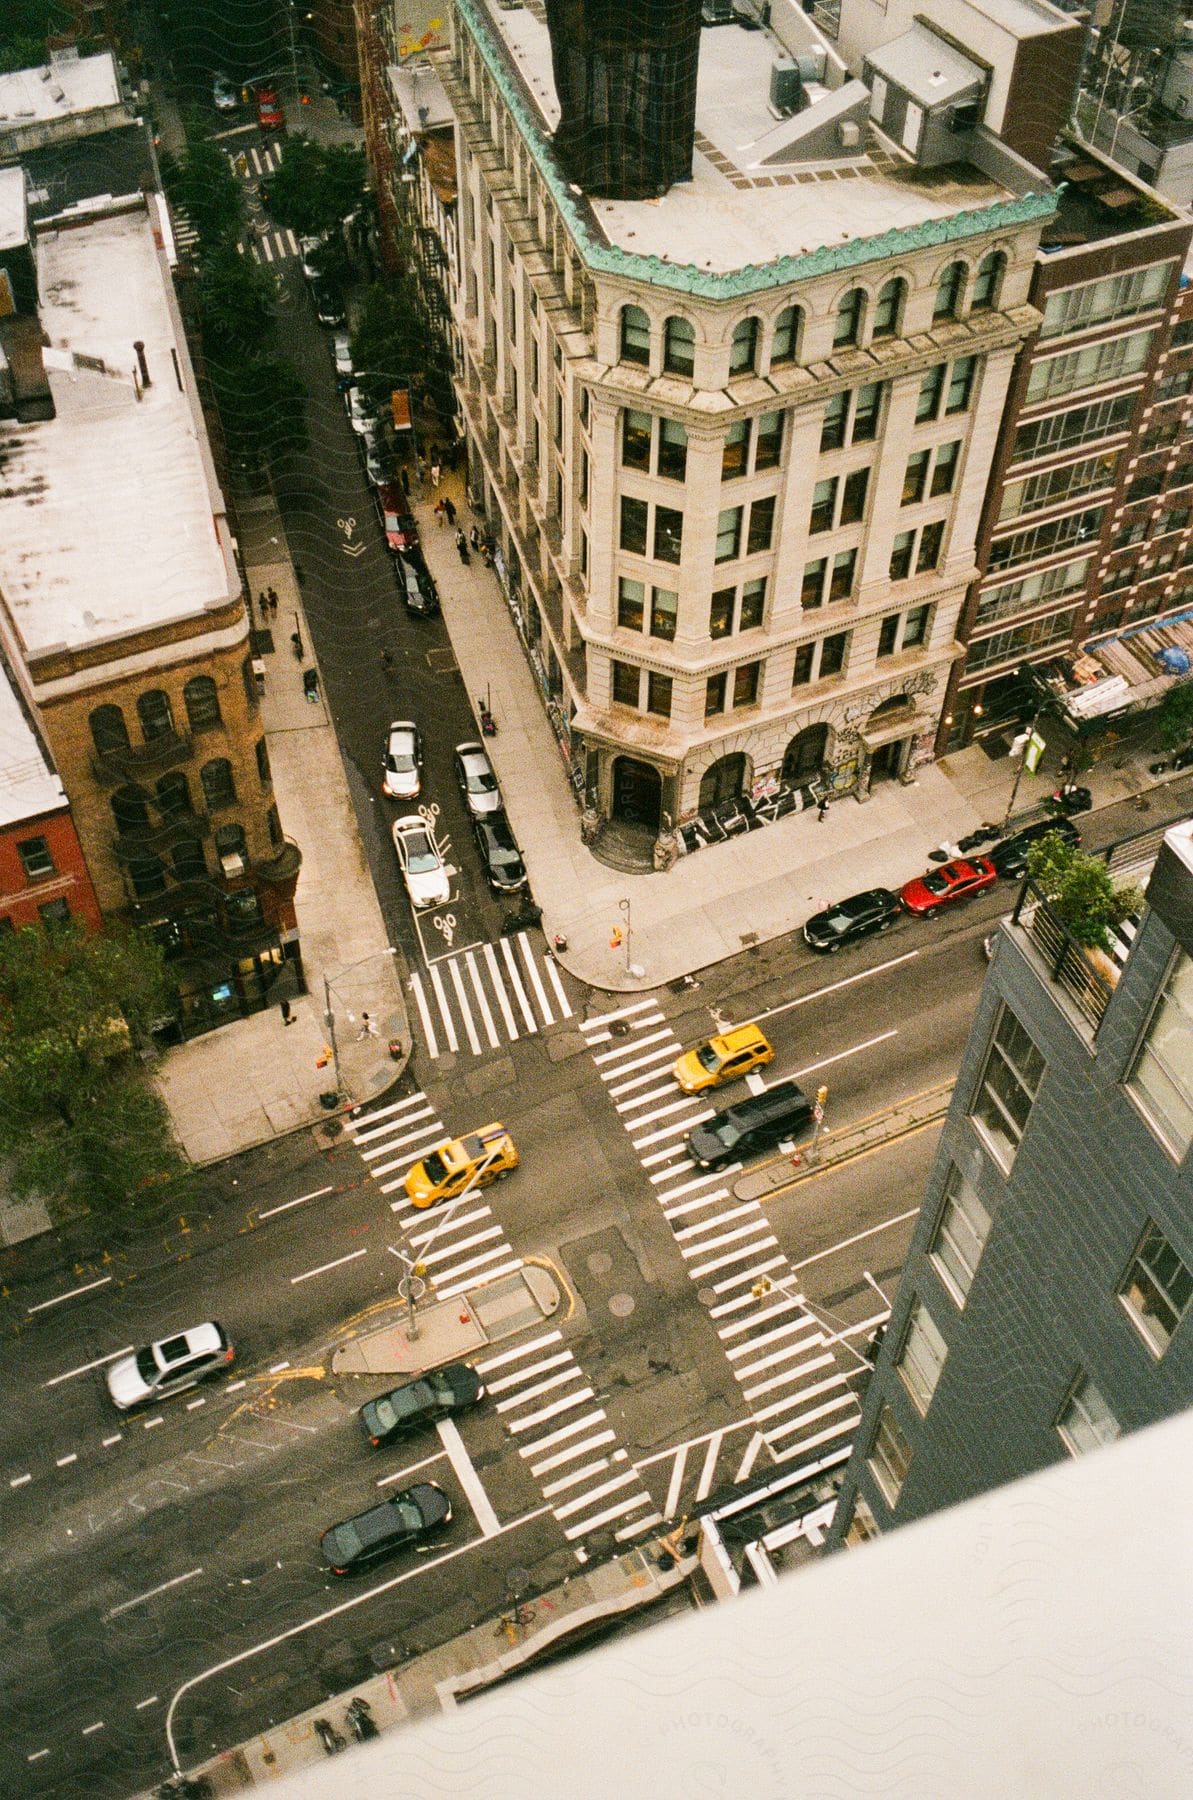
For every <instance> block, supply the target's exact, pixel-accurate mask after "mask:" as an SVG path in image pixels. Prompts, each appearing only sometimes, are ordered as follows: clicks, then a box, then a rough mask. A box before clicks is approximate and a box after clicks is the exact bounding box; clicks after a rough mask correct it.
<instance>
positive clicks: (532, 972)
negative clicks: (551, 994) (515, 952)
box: [518, 931, 555, 1025]
mask: <svg viewBox="0 0 1193 1800" xmlns="http://www.w3.org/2000/svg"><path fill="white" fill-rule="evenodd" d="M518 948H519V950H521V952H522V961H523V962H524V963H525V964H526V973H527V975H528V977H529V979H530V985H531V987H532V988H533V989H534V993H535V998H536V999H537V1001H538V1003H539V1011H540V1012H541V1013H542V1015H543V1024H544V1025H554V1023H555V1014H554V1013H553V1012H552V1011H551V1007H550V1004H549V1002H548V1000H547V994H546V990H545V988H544V987H543V984H542V982H541V981H540V980H539V972H538V967H537V965H536V963H535V960H534V953H533V951H532V950H531V948H530V941H529V939H528V938H527V936H526V933H525V932H524V931H520V932H519V933H518Z"/></svg>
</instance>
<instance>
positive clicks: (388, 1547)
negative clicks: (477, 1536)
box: [319, 1481, 452, 1575]
mask: <svg viewBox="0 0 1193 1800" xmlns="http://www.w3.org/2000/svg"><path fill="white" fill-rule="evenodd" d="M451 1516H452V1505H451V1501H450V1500H449V1499H448V1497H447V1495H446V1494H445V1493H444V1491H443V1489H442V1488H441V1487H436V1485H435V1483H434V1482H433V1481H416V1482H415V1484H414V1486H413V1487H408V1488H402V1489H401V1490H400V1491H399V1492H398V1493H396V1494H391V1495H390V1497H389V1499H388V1500H383V1501H382V1502H381V1504H380V1506H371V1507H370V1508H369V1510H368V1512H362V1513H358V1514H357V1515H356V1517H355V1518H354V1519H345V1520H344V1521H343V1522H342V1524H339V1525H333V1526H332V1528H331V1530H330V1531H325V1532H324V1533H323V1536H322V1537H321V1538H320V1539H319V1548H320V1549H321V1550H322V1552H323V1555H324V1557H325V1558H326V1559H327V1566H328V1568H329V1569H330V1570H331V1572H332V1574H333V1575H357V1574H359V1573H360V1571H361V1570H362V1569H367V1568H368V1567H369V1565H370V1563H375V1562H380V1561H381V1559H382V1557H385V1556H392V1555H393V1554H394V1552H395V1551H397V1550H405V1549H407V1548H408V1547H409V1546H410V1545H411V1544H417V1543H419V1542H421V1540H422V1539H423V1538H425V1537H427V1536H428V1535H429V1534H430V1533H431V1532H432V1531H437V1530H438V1529H439V1528H440V1526H442V1525H448V1524H450V1523H451Z"/></svg>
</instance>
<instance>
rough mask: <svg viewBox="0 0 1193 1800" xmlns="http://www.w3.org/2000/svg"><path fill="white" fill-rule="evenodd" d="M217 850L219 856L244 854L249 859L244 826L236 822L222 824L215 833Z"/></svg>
mask: <svg viewBox="0 0 1193 1800" xmlns="http://www.w3.org/2000/svg"><path fill="white" fill-rule="evenodd" d="M215 852H216V855H217V856H221V857H222V856H242V857H244V858H245V860H246V861H247V860H248V853H249V850H248V844H247V843H246V842H245V836H244V826H243V825H237V824H235V823H233V824H231V825H221V826H220V828H219V830H218V831H217V832H216V834H215Z"/></svg>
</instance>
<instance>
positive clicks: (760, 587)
mask: <svg viewBox="0 0 1193 1800" xmlns="http://www.w3.org/2000/svg"><path fill="white" fill-rule="evenodd" d="M765 608H766V578H765V576H764V577H762V578H761V579H760V580H758V581H747V582H746V585H745V587H743V589H742V591H741V616H740V617H739V619H738V621H737V628H738V630H739V631H754V630H756V629H757V627H758V626H759V625H761V623H762V615H763V612H764V610H765Z"/></svg>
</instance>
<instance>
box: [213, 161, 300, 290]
mask: <svg viewBox="0 0 1193 1800" xmlns="http://www.w3.org/2000/svg"><path fill="white" fill-rule="evenodd" d="M224 155H225V156H226V157H227V159H228V162H229V164H230V166H231V169H232V173H233V174H234V175H237V176H239V177H240V178H241V180H243V181H262V180H264V179H265V177H266V176H268V175H272V174H274V173H275V172H276V171H277V170H278V169H279V168H280V167H281V162H282V146H281V144H246V145H245V146H244V147H243V148H242V149H240V150H233V149H230V148H228V147H227V146H226V145H225V147H224ZM240 253H241V255H242V256H244V255H249V256H251V257H252V258H253V260H254V261H255V262H259V263H278V262H285V261H286V260H287V259H288V258H289V257H293V256H297V255H298V239H297V237H296V236H295V235H294V233H293V232H292V231H290V230H289V229H287V228H283V227H281V226H273V227H271V228H270V229H269V230H266V231H262V230H260V229H259V228H258V229H256V230H253V229H252V228H250V231H249V234H248V241H247V243H242V244H241V245H240Z"/></svg>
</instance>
